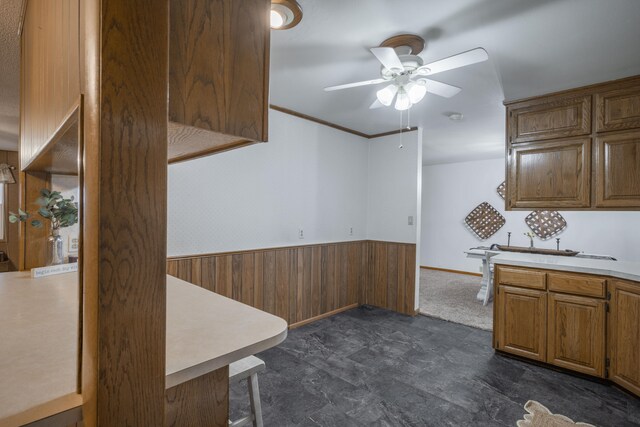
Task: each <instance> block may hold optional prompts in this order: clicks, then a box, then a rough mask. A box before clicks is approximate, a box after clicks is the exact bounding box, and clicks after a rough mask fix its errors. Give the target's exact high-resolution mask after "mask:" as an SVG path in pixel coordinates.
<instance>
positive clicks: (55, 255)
mask: <svg viewBox="0 0 640 427" xmlns="http://www.w3.org/2000/svg"><path fill="white" fill-rule="evenodd" d="M47 240H48V246H49V259H48V263H47V265H56V264H63V263H64V253H63V250H62V249H63V243H64V241H63V239H62V236H60V229H59V228H54V229H52V230H51V236H49V238H48V239H47Z"/></svg>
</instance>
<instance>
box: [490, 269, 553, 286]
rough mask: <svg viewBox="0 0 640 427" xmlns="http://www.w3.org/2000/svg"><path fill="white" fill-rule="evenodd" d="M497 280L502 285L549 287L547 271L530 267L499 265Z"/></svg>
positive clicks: (496, 274)
mask: <svg viewBox="0 0 640 427" xmlns="http://www.w3.org/2000/svg"><path fill="white" fill-rule="evenodd" d="M495 281H496V283H498V284H500V285H510V286H518V287H521V288H530V289H541V290H544V289H547V284H546V273H545V272H544V271H539V270H534V269H530V268H520V267H504V266H499V267H498V268H497V269H496V272H495Z"/></svg>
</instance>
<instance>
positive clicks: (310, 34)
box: [0, 0, 640, 164]
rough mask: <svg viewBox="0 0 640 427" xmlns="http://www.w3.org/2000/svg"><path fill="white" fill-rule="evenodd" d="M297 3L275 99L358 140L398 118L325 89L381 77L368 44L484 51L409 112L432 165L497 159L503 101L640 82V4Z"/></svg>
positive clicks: (4, 100)
mask: <svg viewBox="0 0 640 427" xmlns="http://www.w3.org/2000/svg"><path fill="white" fill-rule="evenodd" d="M22 1H23V0H0V4H1V7H0V149H2V148H5V149H16V148H17V135H18V114H19V73H18V69H19V68H18V67H19V40H18V36H17V30H18V21H19V16H20V9H21V4H22ZM299 1H300V4H301V5H302V7H303V9H304V18H303V20H302V22H301V23H300V24H299V25H298V26H297V27H295V28H293V29H291V30H287V31H272V43H271V46H272V49H271V102H272V103H273V104H276V105H280V106H282V107H286V108H289V109H292V110H296V111H299V112H301V113H304V114H308V115H311V116H315V117H318V118H321V119H324V120H327V121H330V122H334V123H337V124H340V125H342V126H346V127H349V128H352V129H355V130H358V131H361V132H365V133H378V132H385V131H389V130H393V129H397V128H398V127H399V126H400V113H399V112H397V111H395V110H393V109H380V110H374V111H372V110H369V109H368V106H369V104H371V102H373V100H374V99H375V88H373V87H361V88H355V89H349V90H345V91H340V92H324V91H323V90H322V88H323V87H325V86H330V85H335V84H341V83H348V82H352V81H358V80H365V79H370V78H375V77H377V76H378V72H379V65H378V62H377V61H376V60H375V58H374V57H373V55H371V54H370V53H369V51H368V48H369V47H373V46H377V45H378V44H379V43H380V42H382V41H383V40H384V39H386V38H388V37H390V36H393V35H396V34H401V33H414V34H419V35H421V36H422V37H424V38H425V40H427V47H426V49H425V51H424V52H423V54H422V56H423V57H424V59H425V61H427V62H430V61H432V60H436V59H440V58H443V57H447V56H450V55H452V54H455V53H458V52H462V51H465V50H469V49H472V48H475V47H478V46H480V47H483V48H485V49H486V50H487V52H488V53H489V57H490V60H489V61H488V62H485V63H481V64H476V65H472V66H469V67H466V68H462V69H458V70H453V71H448V72H444V73H441V74H438V75H436V76H434V80H440V81H443V82H446V83H451V84H454V85H456V86H459V87H461V88H463V91H462V93H460V94H459V95H457V96H455V97H454V98H451V99H444V98H440V97H437V96H435V95H428V96H427V97H426V98H425V99H424V100H423V101H422V102H421V103H420V104H419V105H417V106H416V107H414V108H412V110H411V117H410V124H411V125H412V126H414V125H418V126H422V127H424V129H425V131H424V150H423V152H424V159H423V161H424V163H425V164H428V163H440V162H452V161H463V160H470V159H476V158H478V159H479V158H491V157H498V156H501V155H502V153H503V150H504V109H503V107H502V101H503V100H504V99H507V100H512V99H517V98H522V97H527V96H534V95H540V94H544V93H548V92H552V91H556V90H561V89H567V88H571V87H577V86H582V85H585V84H590V83H597V82H601V81H605V80H611V79H616V78H620V77H626V76H630V75H636V74H640V42H639V40H640V25H639V23H640V1H639V0H455V1H454V0H299ZM447 112H461V113H463V114H464V120H463V121H462V122H452V121H450V120H449V119H448V118H447V117H446V116H445V115H444V114H445V113H447ZM406 123H407V117H406V115H405V117H404V124H405V125H406Z"/></svg>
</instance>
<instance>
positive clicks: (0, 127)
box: [0, 0, 23, 150]
mask: <svg viewBox="0 0 640 427" xmlns="http://www.w3.org/2000/svg"><path fill="white" fill-rule="evenodd" d="M22 1H23V0H0V150H2V149H5V150H16V149H17V148H18V128H19V119H18V118H19V114H20V74H19V71H20V39H19V38H18V24H19V22H20V11H21V10H22Z"/></svg>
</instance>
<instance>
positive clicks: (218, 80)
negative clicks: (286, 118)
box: [169, 0, 271, 162]
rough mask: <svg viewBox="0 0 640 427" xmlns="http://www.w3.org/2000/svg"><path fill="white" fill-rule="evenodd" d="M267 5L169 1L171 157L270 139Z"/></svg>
mask: <svg viewBox="0 0 640 427" xmlns="http://www.w3.org/2000/svg"><path fill="white" fill-rule="evenodd" d="M270 5H271V2H270V1H268V0H245V1H242V2H238V1H233V0H205V1H200V0H171V1H170V7H171V23H170V25H171V32H170V42H169V45H170V61H169V62H170V69H169V120H170V122H171V123H170V126H169V140H170V142H169V160H170V162H177V161H182V160H187V159H191V158H195V157H200V156H204V155H209V154H213V153H216V152H220V151H225V150H229V149H232V148H238V147H241V146H245V145H248V144H252V143H254V142H257V141H266V140H267V122H268V104H267V103H268V90H269V44H270V27H269V19H268V16H269V10H270Z"/></svg>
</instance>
